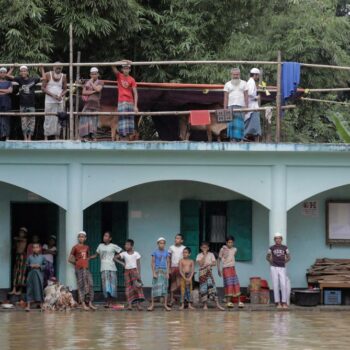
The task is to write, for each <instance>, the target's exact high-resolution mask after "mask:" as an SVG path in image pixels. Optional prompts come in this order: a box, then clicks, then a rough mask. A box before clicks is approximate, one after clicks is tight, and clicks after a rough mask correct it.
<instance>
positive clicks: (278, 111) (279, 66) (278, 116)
mask: <svg viewBox="0 0 350 350" xmlns="http://www.w3.org/2000/svg"><path fill="white" fill-rule="evenodd" d="M277 62H278V64H277V94H276V136H275V142H276V143H279V142H280V138H281V102H282V101H281V98H282V97H281V83H282V81H281V79H282V62H281V51H278V53H277Z"/></svg>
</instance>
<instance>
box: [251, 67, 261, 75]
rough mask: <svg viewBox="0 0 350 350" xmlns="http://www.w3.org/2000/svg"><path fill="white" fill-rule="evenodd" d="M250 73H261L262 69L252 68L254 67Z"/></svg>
mask: <svg viewBox="0 0 350 350" xmlns="http://www.w3.org/2000/svg"><path fill="white" fill-rule="evenodd" d="M250 73H251V74H260V70H259V69H258V68H252V69H251V70H250Z"/></svg>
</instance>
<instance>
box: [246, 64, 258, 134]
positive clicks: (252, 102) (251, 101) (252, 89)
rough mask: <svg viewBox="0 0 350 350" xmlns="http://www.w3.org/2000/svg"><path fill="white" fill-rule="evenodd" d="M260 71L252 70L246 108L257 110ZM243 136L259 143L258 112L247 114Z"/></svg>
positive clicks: (248, 83)
mask: <svg viewBox="0 0 350 350" xmlns="http://www.w3.org/2000/svg"><path fill="white" fill-rule="evenodd" d="M259 77H260V70H259V69H258V68H252V69H251V70H250V78H249V80H248V82H247V86H248V108H259V96H258V89H257V84H258V82H259ZM244 136H245V137H246V138H247V139H249V140H252V141H259V136H261V125H260V112H258V111H255V112H248V113H246V115H245V118H244Z"/></svg>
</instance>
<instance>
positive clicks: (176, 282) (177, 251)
mask: <svg viewBox="0 0 350 350" xmlns="http://www.w3.org/2000/svg"><path fill="white" fill-rule="evenodd" d="M183 241H184V238H183V235H182V234H181V233H178V234H177V235H176V236H175V244H173V245H172V246H170V248H169V250H168V252H169V258H168V260H169V266H170V304H172V303H173V302H174V294H175V293H176V292H177V291H179V290H180V286H181V275H180V270H179V261H180V259H182V252H183V250H184V249H185V246H184V245H183Z"/></svg>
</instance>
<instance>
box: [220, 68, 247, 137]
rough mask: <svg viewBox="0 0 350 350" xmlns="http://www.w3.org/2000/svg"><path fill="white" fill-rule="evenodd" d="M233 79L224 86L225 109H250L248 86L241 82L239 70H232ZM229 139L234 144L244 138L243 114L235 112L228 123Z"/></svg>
mask: <svg viewBox="0 0 350 350" xmlns="http://www.w3.org/2000/svg"><path fill="white" fill-rule="evenodd" d="M231 77H232V79H231V80H230V81H228V82H227V83H226V84H225V86H224V109H227V108H228V109H230V110H233V109H240V108H247V107H248V86H247V82H246V81H245V80H241V72H240V70H239V68H232V69H231ZM227 137H228V138H229V139H230V140H231V141H232V142H240V141H242V140H243V138H244V118H243V113H239V112H235V113H233V116H232V121H230V122H228V123H227Z"/></svg>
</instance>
